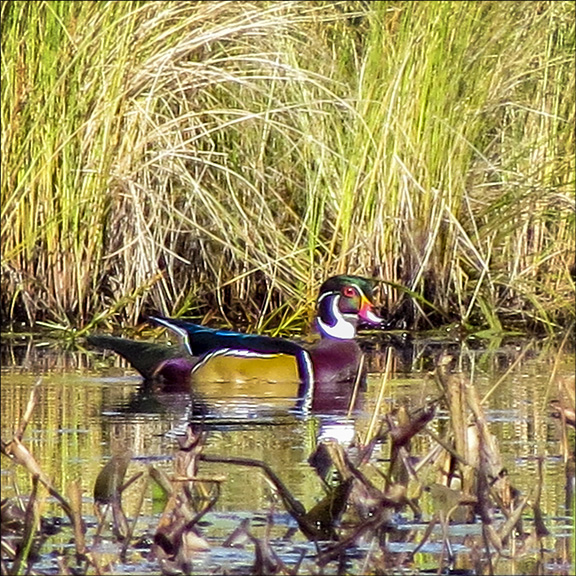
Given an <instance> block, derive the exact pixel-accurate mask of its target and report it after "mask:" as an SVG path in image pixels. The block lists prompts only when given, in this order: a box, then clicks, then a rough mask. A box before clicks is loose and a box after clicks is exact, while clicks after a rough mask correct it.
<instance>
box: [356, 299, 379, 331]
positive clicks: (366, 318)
mask: <svg viewBox="0 0 576 576" xmlns="http://www.w3.org/2000/svg"><path fill="white" fill-rule="evenodd" d="M358 317H359V318H360V320H362V322H363V323H365V324H368V325H370V326H381V325H382V324H384V319H383V318H381V317H380V316H378V314H376V312H375V311H374V305H373V304H372V302H370V300H368V298H365V297H364V298H362V306H361V307H360V310H359V312H358Z"/></svg>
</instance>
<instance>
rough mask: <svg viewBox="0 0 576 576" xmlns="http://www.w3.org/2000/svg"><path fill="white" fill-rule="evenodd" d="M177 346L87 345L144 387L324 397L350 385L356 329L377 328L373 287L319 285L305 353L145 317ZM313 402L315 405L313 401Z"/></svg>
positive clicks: (365, 283) (281, 342)
mask: <svg viewBox="0 0 576 576" xmlns="http://www.w3.org/2000/svg"><path fill="white" fill-rule="evenodd" d="M150 320H151V321H152V322H154V323H155V324H159V325H161V326H165V327H166V328H169V329H170V330H172V331H173V332H175V333H176V334H178V335H179V336H180V337H181V339H182V344H183V345H182V347H177V346H169V345H166V344H159V343H155V342H141V341H135V340H128V339H124V338H117V337H114V336H106V335H93V336H90V337H89V338H88V342H89V343H90V344H92V345H95V346H97V347H99V348H105V349H110V350H114V351H115V352H116V353H118V354H120V355H121V356H123V357H124V358H126V359H127V360H128V361H129V362H130V363H131V365H132V366H133V367H134V368H135V369H136V370H138V372H140V374H141V375H142V376H143V377H144V378H145V379H155V378H159V377H161V378H162V379H163V381H164V382H165V383H167V384H174V385H175V386H178V385H182V384H183V383H184V384H185V385H193V386H194V385H195V384H198V383H202V382H241V381H253V380H254V381H267V382H291V383H298V384H299V388H298V396H299V397H301V398H304V397H311V394H310V393H311V391H313V389H314V388H317V386H318V384H320V383H321V384H322V390H323V391H325V392H326V394H327V397H328V398H329V397H330V395H331V388H332V387H336V386H337V385H338V384H339V383H342V382H350V381H354V380H355V378H356V377H357V376H358V372H359V370H360V369H361V358H362V352H361V349H360V346H359V345H358V343H357V342H356V340H355V338H356V333H357V329H358V327H360V326H363V325H368V326H372V327H382V326H383V324H384V323H383V320H382V318H380V316H378V315H377V314H376V312H375V311H374V300H373V282H372V281H371V280H369V279H367V278H362V277H359V276H348V275H340V276H334V277H332V278H329V279H328V280H326V281H325V282H324V283H323V284H322V286H321V287H320V291H319V295H318V300H317V315H316V319H315V325H316V328H317V330H318V332H319V334H320V340H319V341H318V342H316V343H315V344H314V345H311V346H309V347H307V346H305V345H303V344H299V343H296V342H293V341H291V340H287V339H283V338H274V337H270V336H261V335H255V334H242V333H239V332H231V331H228V330H218V329H214V328H208V327H206V326H201V325H198V324H192V323H190V322H187V321H184V320H179V319H174V318H167V317H164V316H152V317H150ZM318 398H320V397H318Z"/></svg>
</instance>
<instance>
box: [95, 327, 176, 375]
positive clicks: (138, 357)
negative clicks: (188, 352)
mask: <svg viewBox="0 0 576 576" xmlns="http://www.w3.org/2000/svg"><path fill="white" fill-rule="evenodd" d="M86 341H87V343H88V344H90V345H92V346H95V347H96V348H101V349H103V350H112V351H114V352H116V354H119V355H120V356H122V358H125V359H126V360H127V361H128V362H129V363H130V365H131V366H132V367H133V368H134V369H135V370H137V371H138V372H139V373H140V374H141V375H142V376H143V377H144V378H145V379H150V378H154V377H155V376H157V374H158V370H159V368H160V367H161V366H162V365H163V364H164V362H166V360H170V359H172V358H174V357H176V356H177V355H178V354H179V352H180V351H179V350H178V347H177V346H169V345H167V344H161V343H158V342H141V341H138V340H130V339H128V338H119V337H117V336H109V335H107V334H92V335H91V336H88V337H87V338H86Z"/></svg>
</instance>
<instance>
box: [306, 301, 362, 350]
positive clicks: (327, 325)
mask: <svg viewBox="0 0 576 576" xmlns="http://www.w3.org/2000/svg"><path fill="white" fill-rule="evenodd" d="M326 299H327V300H326ZM339 302H340V294H337V293H333V292H330V293H327V294H323V295H322V296H321V297H320V299H319V300H318V309H319V311H318V318H317V319H316V324H317V326H318V329H319V330H320V333H321V334H322V336H324V337H327V338H336V339H338V340H352V339H354V338H355V337H356V323H357V320H358V319H357V316H356V315H355V314H343V313H342V312H341V311H340V307H339V305H338V304H339Z"/></svg>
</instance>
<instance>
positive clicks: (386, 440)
mask: <svg viewBox="0 0 576 576" xmlns="http://www.w3.org/2000/svg"><path fill="white" fill-rule="evenodd" d="M513 365H514V364H512V366H513ZM429 378H431V379H432V380H433V382H434V383H435V389H436V394H434V396H433V397H431V398H429V399H428V400H427V401H426V402H425V403H423V404H421V405H420V406H416V407H413V408H408V407H406V406H403V405H402V404H400V405H398V406H397V407H396V408H394V409H392V410H389V411H387V410H382V405H381V404H380V403H379V402H376V404H375V407H374V412H373V414H372V418H371V421H370V424H369V425H368V426H367V427H366V431H365V433H364V434H358V435H357V437H356V439H355V440H354V442H352V443H346V444H342V443H339V442H337V441H336V440H334V439H330V438H325V439H323V440H320V441H318V443H317V445H316V448H315V449H314V450H313V451H312V452H311V453H310V454H309V458H308V464H309V466H310V467H311V469H312V470H314V472H315V474H316V476H317V480H318V483H317V487H318V493H317V502H316V504H314V505H312V506H308V507H306V506H305V505H304V504H303V503H302V502H301V501H299V500H298V498H296V497H295V496H294V493H293V488H294V487H291V486H289V485H287V484H286V483H285V482H283V480H282V478H281V476H282V474H281V471H277V470H273V469H272V468H271V466H270V465H269V464H268V463H267V462H264V461H261V460H258V459H253V458H243V457H236V456H234V455H230V454H213V453H207V452H206V447H207V446H208V445H209V444H210V433H209V432H207V431H206V430H205V429H204V427H203V426H202V424H201V423H189V424H188V426H187V427H186V429H185V433H184V434H183V435H181V436H178V437H177V446H176V447H175V448H176V449H175V453H174V458H173V465H172V471H171V472H166V471H163V470H161V469H160V468H158V467H157V466H155V465H154V464H153V463H148V464H147V465H146V466H145V468H144V470H142V469H141V470H140V471H137V472H135V473H133V472H131V469H132V467H133V464H135V463H134V462H133V459H132V454H131V453H130V451H122V452H118V453H117V454H115V455H114V456H113V457H112V458H111V459H110V460H109V461H108V463H107V464H106V465H105V466H104V467H103V468H102V469H101V471H100V473H99V474H98V476H97V478H96V481H95V485H94V490H93V499H94V506H95V510H96V520H94V519H93V516H90V515H87V514H86V512H85V510H83V504H82V497H81V493H80V490H79V486H78V483H77V482H71V483H70V484H69V485H68V487H67V492H66V494H67V496H64V495H63V494H62V493H61V492H60V491H59V489H58V488H57V487H55V486H53V484H52V483H51V481H50V479H49V478H47V477H46V475H45V474H44V473H43V471H42V470H41V468H40V467H39V465H38V464H37V462H36V460H35V459H34V457H33V456H32V454H30V452H29V451H28V449H27V448H26V446H25V442H24V434H25V431H26V427H27V423H28V422H29V420H30V418H31V415H32V413H33V411H34V410H35V409H36V402H37V394H38V388H39V386H41V383H40V382H39V383H37V385H36V386H35V387H34V388H33V390H32V393H31V396H30V401H29V403H28V406H27V408H26V410H25V413H24V414H23V415H22V417H21V421H20V424H19V425H18V427H17V429H16V430H15V432H14V435H13V437H12V439H10V440H9V441H4V440H3V441H2V455H3V457H8V458H11V459H12V460H13V461H15V462H16V463H17V464H19V465H20V466H21V467H23V468H24V469H25V470H26V471H27V472H28V474H29V475H30V477H31V478H32V488H31V491H30V493H29V494H28V495H27V497H26V498H15V499H10V500H8V499H7V500H4V501H3V502H2V560H1V562H2V574H6V575H12V574H25V573H28V574H54V573H58V574H64V575H72V574H74V575H76V576H78V575H82V574H124V573H134V570H136V571H139V570H141V572H142V573H158V571H159V570H160V571H161V573H162V574H166V575H168V574H205V573H206V572H208V573H227V574H236V573H238V574H246V573H250V574H286V575H288V574H290V575H294V576H295V575H306V574H318V573H322V574H341V573H346V574H383V573H386V574H405V573H412V574H422V573H429V571H430V570H432V571H433V572H437V573H458V574H477V575H481V574H498V573H503V571H504V572H506V571H507V570H514V572H513V573H531V574H552V573H553V574H566V575H567V574H570V573H571V570H573V559H572V560H570V559H569V558H564V559H563V560H562V559H559V560H557V561H556V563H555V564H554V568H553V571H552V572H551V570H552V569H551V568H549V567H547V562H548V558H549V556H550V553H551V552H550V550H549V549H547V546H546V545H544V541H545V539H546V538H549V537H550V531H549V528H548V527H547V525H546V521H545V518H544V515H543V514H542V511H541V508H540V501H541V497H542V486H543V467H542V459H538V460H537V465H536V467H535V468H534V471H533V473H534V478H533V482H532V483H531V485H530V488H529V489H528V490H525V491H521V490H519V489H518V488H517V487H515V486H514V485H513V483H512V482H511V480H510V477H511V474H509V472H511V471H510V470H508V471H507V470H506V469H505V468H504V467H503V464H502V455H501V453H500V441H501V439H500V438H498V437H497V436H496V435H495V434H494V432H493V430H492V429H491V426H490V422H489V419H488V417H487V414H486V412H487V409H488V408H489V407H490V401H491V399H493V397H494V392H495V387H493V388H492V390H490V391H489V393H487V394H485V395H484V396H483V397H481V396H480V395H479V393H478V391H477V388H476V386H475V385H474V384H473V383H472V382H470V380H469V379H468V378H467V377H465V376H464V375H463V374H462V373H461V372H459V371H457V370H456V369H455V367H454V359H453V358H452V357H451V356H450V355H448V354H443V355H442V356H441V357H439V358H438V361H437V364H436V368H435V370H434V371H433V372H432V373H430V374H429ZM387 380H388V372H384V374H383V377H382V379H381V383H380V390H379V391H378V392H379V393H378V396H379V397H380V396H381V395H382V394H383V393H384V390H385V389H386V386H387ZM554 383H557V385H558V389H557V390H554V388H552V387H551V388H550V399H549V400H550V419H551V421H553V420H554V418H553V417H555V419H556V422H557V425H558V426H560V427H561V434H560V438H561V442H562V447H561V452H562V453H563V454H564V464H565V470H566V479H567V482H566V501H567V507H568V509H572V508H573V505H574V494H573V490H572V489H571V488H570V487H571V486H573V484H574V445H573V443H574V430H573V429H574V423H573V421H571V413H570V399H571V398H572V399H573V398H574V380H573V379H572V380H570V379H564V378H561V379H554ZM497 384H498V383H497ZM564 395H566V396H567V401H566V402H564V401H563V400H562V398H564ZM571 406H572V410H573V403H572V405H571ZM557 407H559V408H557ZM439 412H445V413H447V414H448V415H449V417H448V418H447V419H444V420H442V421H441V422H440V421H439V420H438V413H439ZM422 438H425V439H426V442H425V443H424V442H421V441H420V440H421V439H422ZM383 446H386V447H387V453H386V454H385V457H383V456H382V453H380V454H379V455H378V456H376V451H375V449H376V448H377V447H383ZM423 446H428V447H427V448H426V449H425V450H423V449H422V447H423ZM216 464H217V465H219V471H221V470H222V469H223V468H222V467H224V469H225V470H226V469H230V468H231V467H243V468H246V469H248V470H251V472H250V474H254V475H264V476H265V477H266V478H267V480H268V482H269V484H270V486H271V487H272V491H273V492H274V493H275V494H276V496H277V498H276V499H275V500H274V501H273V502H271V504H270V509H269V510H268V511H267V513H266V514H265V517H264V518H262V517H258V515H247V516H244V517H243V518H242V517H238V518H235V517H234V516H233V515H231V516H230V517H229V518H228V528H227V534H226V535H225V536H222V534H221V533H220V534H216V533H215V532H214V528H215V524H214V510H215V507H216V506H217V505H218V504H219V503H221V501H222V499H223V498H225V496H224V495H223V492H222V487H223V486H225V485H226V482H227V478H226V476H225V475H222V474H220V473H213V472H212V471H211V468H212V466H213V465H216ZM201 465H202V468H200V466H201ZM139 466H140V468H142V464H139ZM249 484H250V483H248V485H247V487H246V489H249ZM42 491H46V492H47V493H48V494H49V495H50V496H51V497H52V498H54V499H55V502H56V508H60V509H61V510H62V513H63V514H62V516H60V517H58V516H55V517H50V516H47V515H45V514H44V513H42V509H43V507H44V500H45V496H44V495H43V494H42ZM150 492H152V493H154V495H155V496H154V498H155V501H156V503H157V504H158V505H159V506H160V508H159V509H158V512H157V515H156V517H155V520H154V527H153V529H152V530H151V531H149V530H148V529H147V527H148V526H149V525H150V520H149V518H147V519H144V518H142V517H141V508H142V503H143V501H144V498H145V495H146V494H149V493H150ZM128 493H135V494H136V503H135V505H134V506H132V508H133V511H132V512H131V513H130V514H127V513H126V511H125V504H124V502H125V497H126V494H128ZM63 530H67V531H68V532H69V534H70V539H69V542H68V543H66V544H64V545H55V546H54V547H52V550H54V552H53V553H52V554H51V557H52V563H56V564H57V568H54V567H52V568H46V564H47V561H46V557H45V556H46V554H45V552H44V551H43V548H44V547H45V546H46V543H47V542H48V541H49V540H50V539H52V538H54V536H55V535H56V534H58V533H60V532H61V531H63ZM220 532H221V531H220ZM225 551H227V552H225ZM423 554H425V555H426V557H427V559H428V560H427V564H426V566H422V565H421V562H422V555H423ZM207 555H212V560H211V563H210V565H209V568H207V565H206V556H207ZM430 558H433V561H432V562H433V563H432V564H431V561H430ZM562 562H563V563H562ZM571 562H572V564H571Z"/></svg>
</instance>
